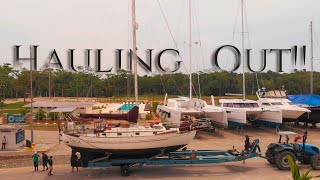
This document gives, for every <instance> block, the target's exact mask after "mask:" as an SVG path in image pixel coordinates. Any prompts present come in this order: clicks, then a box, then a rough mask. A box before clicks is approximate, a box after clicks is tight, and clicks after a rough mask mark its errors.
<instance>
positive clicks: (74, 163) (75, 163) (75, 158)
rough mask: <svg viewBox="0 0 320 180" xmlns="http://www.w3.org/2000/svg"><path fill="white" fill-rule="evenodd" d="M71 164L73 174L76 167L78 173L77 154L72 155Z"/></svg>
mask: <svg viewBox="0 0 320 180" xmlns="http://www.w3.org/2000/svg"><path fill="white" fill-rule="evenodd" d="M70 163H71V167H72V172H73V171H74V167H76V168H77V171H78V156H77V155H76V154H75V153H73V154H72V155H71V159H70Z"/></svg>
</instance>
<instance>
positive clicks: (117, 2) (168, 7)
mask: <svg viewBox="0 0 320 180" xmlns="http://www.w3.org/2000/svg"><path fill="white" fill-rule="evenodd" d="M1 1H2V3H1V4H2V6H1V7H0V23H1V28H0V39H1V41H0V52H1V53H0V63H11V64H13V48H12V47H13V45H22V47H21V52H20V56H21V57H28V56H29V53H28V50H29V49H28V46H29V45H40V46H39V48H38V61H39V68H41V66H42V65H43V63H44V62H45V61H48V56H49V55H50V53H51V51H52V50H53V49H56V51H57V53H58V55H59V57H60V60H61V62H62V64H63V66H64V68H65V69H70V68H69V67H68V57H67V52H68V49H76V50H75V64H76V65H77V66H80V65H82V66H83V65H84V59H85V54H84V49H103V51H102V63H101V64H102V68H103V69H104V70H106V69H110V68H111V67H113V69H116V62H115V61H116V59H115V49H125V50H124V51H127V50H128V49H129V48H131V47H132V43H131V24H130V23H131V7H130V6H129V5H130V4H131V1H129V0H92V1H85V0H69V1H65V0H55V1H49V0H42V1H38V0H28V1H25V0H1ZM136 2H137V13H136V14H137V22H138V23H139V29H138V34H137V38H138V42H137V44H138V49H139V52H138V54H139V56H140V57H141V58H143V59H146V57H147V56H146V53H145V50H146V49H154V51H153V55H152V56H153V59H152V63H153V71H154V73H156V71H157V69H156V67H155V65H156V57H157V54H158V53H159V52H160V51H161V50H163V49H167V48H176V46H175V45H174V43H173V40H172V38H171V36H170V32H169V28H170V29H171V31H172V33H173V37H174V39H175V41H176V42H177V46H178V50H179V51H180V53H181V56H182V59H183V61H184V64H185V66H181V68H180V71H181V72H186V68H187V69H188V68H189V58H188V52H189V51H188V34H189V29H188V20H189V19H188V17H189V16H188V0H159V2H160V4H161V7H162V9H163V11H164V14H165V17H166V18H167V21H168V23H169V28H168V26H167V25H166V22H165V19H164V17H163V15H162V13H161V9H160V7H159V5H158V1H157V0H136ZM192 2H193V4H192V23H191V24H192V37H193V38H192V41H193V48H192V49H193V50H192V54H193V56H192V64H193V66H192V71H198V70H203V69H213V67H214V66H213V63H212V55H213V53H214V52H215V50H216V49H217V48H218V47H220V46H222V45H226V44H233V45H235V46H236V47H238V48H239V49H241V34H240V33H239V32H241V14H240V0H223V1H222V0H193V1H192ZM319 7H320V1H319V0H304V1H301V0H264V1H262V0H259V1H257V0H246V1H245V12H246V18H245V22H247V24H248V30H246V32H248V33H246V35H245V42H246V43H245V44H246V48H250V49H252V55H251V59H252V61H254V62H252V64H253V65H252V66H253V68H254V69H259V67H260V62H261V60H262V59H261V57H260V52H261V49H272V48H273V49H277V48H284V49H290V48H292V46H293V45H298V47H300V46H302V45H306V46H307V55H306V61H307V64H306V66H305V67H303V66H297V67H295V66H294V65H293V64H292V56H291V54H289V53H286V54H284V55H283V61H284V68H283V69H284V70H285V71H286V72H292V71H293V69H295V68H297V69H299V70H301V69H304V68H306V69H307V70H309V69H310V65H309V64H310V21H311V20H312V21H313V24H314V29H313V30H314V51H315V52H314V58H315V59H316V60H315V63H314V69H315V70H316V71H319V70H320V63H319V59H320V55H319V49H320V46H319V44H320V13H319ZM235 24H236V26H235ZM245 24H246V23H245ZM234 29H235V33H233V30H234ZM245 29H247V28H245ZM199 35H200V38H199ZM232 39H233V40H232ZM196 42H201V47H200V43H197V44H196ZM298 53H300V51H298ZM298 57H299V56H298ZM219 58H220V59H219V63H220V64H221V67H222V68H224V69H226V70H230V69H231V68H232V66H233V63H234V59H233V57H232V56H229V55H228V53H227V52H226V51H224V52H222V53H221V55H220V56H219ZM122 60H123V64H124V65H125V64H126V62H127V61H128V59H127V58H126V56H125V53H123V57H122ZM176 60H179V58H177V57H174V56H169V55H166V56H163V62H164V66H165V67H168V68H171V69H172V68H173V65H174V61H176ZM91 61H94V53H92V54H91ZM275 62H276V56H275V53H271V54H270V53H268V54H267V70H272V71H276V70H277V68H276V64H275ZM91 64H94V63H93V62H91ZM298 64H299V65H300V64H301V63H300V58H298ZM27 65H28V64H27V62H24V66H26V67H28V66H27ZM93 67H94V65H93ZM17 68H18V66H17ZM140 72H141V71H140Z"/></svg>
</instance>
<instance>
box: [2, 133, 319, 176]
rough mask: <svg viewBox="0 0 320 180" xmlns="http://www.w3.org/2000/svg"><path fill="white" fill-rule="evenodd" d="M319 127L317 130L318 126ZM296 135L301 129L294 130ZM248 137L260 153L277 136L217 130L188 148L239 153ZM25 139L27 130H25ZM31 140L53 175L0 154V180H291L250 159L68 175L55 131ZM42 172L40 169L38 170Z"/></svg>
mask: <svg viewBox="0 0 320 180" xmlns="http://www.w3.org/2000/svg"><path fill="white" fill-rule="evenodd" d="M318 128H319V127H318ZM293 130H294V131H296V132H298V133H299V134H302V133H303V129H302V128H301V129H300V128H295V129H293ZM308 132H309V136H308V140H307V142H309V143H312V144H315V145H318V146H319V145H320V128H319V129H309V131H308ZM246 134H247V135H249V136H250V137H251V141H253V139H255V138H258V139H260V142H261V143H260V147H261V150H262V153H263V154H264V153H265V150H266V147H267V145H268V144H269V143H271V142H276V141H277V140H278V136H277V135H276V133H275V129H273V128H249V129H246V130H245V132H244V133H243V134H241V135H240V134H239V133H236V132H235V131H234V130H222V129H219V130H218V131H217V132H215V133H200V134H198V135H197V137H196V139H194V140H193V141H192V142H191V143H190V144H189V145H188V149H195V150H201V149H206V150H209V149H215V150H219V149H220V150H226V149H231V148H232V147H233V146H234V147H235V148H236V149H238V150H241V149H243V148H244V147H243V146H244V139H245V138H244V136H245V135H246ZM26 135H27V139H28V138H29V136H30V131H28V130H27V131H26ZM35 137H36V139H35V141H36V142H37V143H40V144H46V145H48V147H50V150H49V151H48V152H47V154H48V155H53V159H54V171H53V173H54V175H53V176H50V177H49V176H48V175H47V174H46V173H45V172H42V171H38V172H34V171H33V170H34V169H33V167H32V166H33V164H32V158H31V154H32V153H26V152H0V177H1V179H68V180H71V179H163V178H165V179H291V172H290V171H280V170H278V169H277V168H275V167H273V166H271V165H270V164H269V163H268V162H267V161H266V160H265V159H262V158H253V159H249V160H247V161H246V164H243V163H242V162H233V163H223V164H208V165H183V166H144V167H142V168H139V167H135V168H132V173H131V176H130V177H121V175H120V171H119V168H118V167H112V168H80V169H79V172H74V173H72V172H71V167H70V165H69V160H70V154H71V150H70V148H69V147H67V146H66V145H65V144H63V143H61V144H59V140H58V131H55V130H53V131H40V130H36V131H35ZM300 166H301V170H302V171H303V172H305V171H307V170H308V169H309V166H307V165H300ZM39 170H42V167H41V168H39ZM311 174H313V175H320V171H311Z"/></svg>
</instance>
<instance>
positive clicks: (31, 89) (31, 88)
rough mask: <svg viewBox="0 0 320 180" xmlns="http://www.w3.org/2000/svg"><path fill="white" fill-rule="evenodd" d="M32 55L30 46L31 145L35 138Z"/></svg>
mask: <svg viewBox="0 0 320 180" xmlns="http://www.w3.org/2000/svg"><path fill="white" fill-rule="evenodd" d="M31 57H32V54H31V46H30V101H31V104H30V107H31V113H30V114H31V115H30V117H31V121H30V123H31V143H33V142H34V141H33V140H34V138H33V93H32V91H33V87H32V58H31Z"/></svg>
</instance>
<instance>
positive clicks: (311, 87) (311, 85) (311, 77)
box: [310, 21, 313, 94]
mask: <svg viewBox="0 0 320 180" xmlns="http://www.w3.org/2000/svg"><path fill="white" fill-rule="evenodd" d="M310 33H311V68H310V94H313V35H312V34H313V33H312V21H311V22H310Z"/></svg>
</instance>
